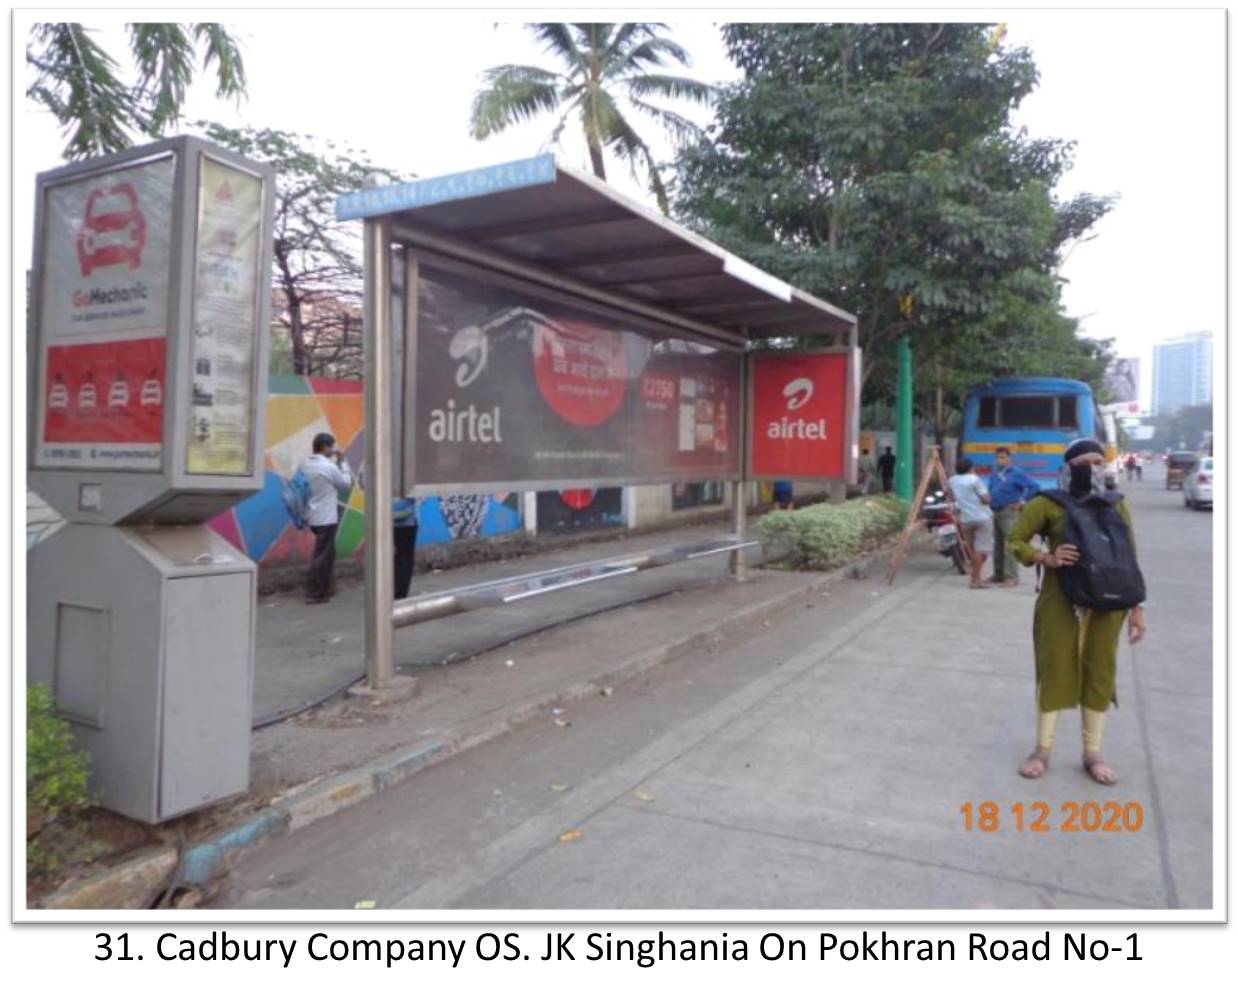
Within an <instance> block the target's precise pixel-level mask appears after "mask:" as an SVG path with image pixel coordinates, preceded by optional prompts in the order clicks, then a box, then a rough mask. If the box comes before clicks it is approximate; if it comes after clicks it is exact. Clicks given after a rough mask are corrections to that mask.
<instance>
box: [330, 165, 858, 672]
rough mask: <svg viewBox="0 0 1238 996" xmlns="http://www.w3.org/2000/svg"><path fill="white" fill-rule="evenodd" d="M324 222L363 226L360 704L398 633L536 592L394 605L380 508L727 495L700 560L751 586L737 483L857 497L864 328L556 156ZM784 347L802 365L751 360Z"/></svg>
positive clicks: (378, 190) (353, 196) (418, 187)
mask: <svg viewBox="0 0 1238 996" xmlns="http://www.w3.org/2000/svg"><path fill="white" fill-rule="evenodd" d="M336 215H337V217H338V218H339V219H340V220H361V221H362V222H363V224H364V256H365V305H364V307H365V317H364V336H365V424H366V445H365V466H364V474H365V488H366V494H367V507H366V515H365V521H366V544H365V551H366V553H365V556H366V564H365V574H366V659H367V672H368V688H369V689H370V690H371V691H376V692H381V691H382V690H384V689H390V688H392V687H393V686H395V685H397V684H398V676H397V675H396V674H395V669H394V661H393V652H392V646H393V639H392V637H393V630H394V628H395V627H396V626H398V625H403V624H407V623H410V622H416V621H419V620H420V619H421V618H430V617H432V616H433V615H435V614H443V613H445V612H447V611H458V610H460V609H463V608H469V607H476V606H477V605H482V604H489V602H488V598H489V599H490V600H493V598H495V597H497V598H500V599H502V598H504V597H507V598H515V597H526V596H527V595H529V594H530V593H536V592H537V591H538V590H539V582H538V581H537V580H536V579H534V580H533V582H532V583H531V584H526V585H525V586H524V587H523V588H521V589H520V591H519V592H516V591H515V589H513V590H512V593H509V595H507V596H504V595H503V594H502V592H499V593H497V594H496V593H495V592H472V593H471V594H470V593H469V592H463V593H458V594H456V595H453V596H450V598H451V601H452V604H451V605H447V604H446V602H445V600H443V599H440V600H439V601H438V603H434V602H433V600H430V602H431V604H426V602H425V601H424V600H423V601H422V602H419V603H417V604H413V602H412V601H411V600H409V601H405V602H401V603H399V604H396V603H394V602H393V597H392V596H393V564H392V560H393V539H392V508H391V505H392V502H391V500H390V499H391V498H394V497H397V496H407V497H424V496H428V495H435V494H457V493H480V492H486V491H508V490H545V489H563V488H596V487H604V486H614V485H631V484H662V483H666V484H673V483H679V482H688V481H700V480H720V481H726V482H728V483H729V485H730V487H731V489H732V508H733V527H734V529H733V531H734V536H733V537H732V539H733V540H734V542H733V543H730V544H727V545H726V546H725V547H717V548H715V549H712V550H709V551H697V554H704V553H717V552H720V551H721V550H724V549H725V550H729V551H730V552H731V556H732V565H733V570H734V571H735V572H736V573H737V574H741V573H742V564H743V547H744V545H745V540H744V532H745V521H744V516H745V501H744V497H743V485H744V483H745V482H746V481H748V480H762V479H771V478H774V477H784V476H793V477H795V478H797V479H805V478H812V479H817V480H824V481H831V482H836V483H840V482H844V481H851V482H854V480H855V464H856V439H857V428H858V426H857V422H858V410H859V368H860V365H859V354H858V349H857V348H856V319H855V317H854V316H853V315H851V314H849V313H847V312H846V311H844V310H842V309H841V308H838V307H836V306H834V305H832V304H830V303H828V302H826V301H823V300H821V299H819V298H817V297H814V296H813V295H811V294H808V293H805V292H804V291H802V290H800V289H798V288H795V287H792V286H791V285H789V284H787V283H785V282H783V281H782V280H779V279H777V278H775V277H773V276H771V275H770V274H768V273H765V272H763V271H762V270H760V269H758V268H757V267H755V266H753V265H751V264H749V263H747V262H745V261H744V260H742V259H740V258H738V257H736V256H735V255H733V254H732V253H729V252H727V251H726V250H724V249H722V248H721V247H720V246H717V245H715V244H713V243H711V242H709V241H708V240H706V239H704V238H701V237H700V236H698V235H696V234H694V233H692V232H690V231H688V230H686V229H684V228H683V227H681V226H679V225H676V224H674V223H673V222H671V221H669V220H668V219H666V218H664V217H662V216H661V215H659V214H657V213H656V212H654V211H652V210H650V209H648V208H646V207H644V206H642V205H640V204H638V203H636V202H634V201H632V200H631V199H629V198H626V197H624V196H623V195H621V194H619V193H617V192H616V191H614V190H613V189H611V188H610V187H609V186H607V185H606V184H605V183H603V182H602V181H600V180H598V179H596V178H594V177H593V176H591V175H589V174H587V173H584V172H581V171H579V170H576V169H573V168H571V167H568V166H565V165H563V164H562V163H560V162H558V161H557V160H556V159H555V157H554V156H553V155H541V156H537V157H534V158H530V159H524V160H519V161H515V162H510V163H504V164H500V165H497V166H492V167H487V168H484V169H478V170H472V171H468V172H464V173H457V174H452V175H447V176H441V177H433V178H427V179H418V180H414V181H411V182H408V183H402V184H397V185H392V186H375V187H368V188H366V189H364V190H360V191H356V192H354V193H349V194H346V195H344V196H343V197H341V198H340V199H339V200H338V202H337V204H336ZM774 336H794V337H796V338H811V339H813V340H814V348H813V349H812V350H811V351H803V352H801V351H795V352H792V351H778V350H761V351H757V352H756V353H754V352H753V349H752V346H753V342H754V340H757V339H764V338H768V337H774ZM818 341H819V344H820V348H816V346H817V342H818ZM757 359H759V360H761V361H762V362H758V363H754V362H753V361H754V360H757ZM754 419H755V421H754ZM380 496H388V497H387V499H386V500H384V499H383V498H381V497H380ZM694 555H695V554H694ZM645 560H652V562H656V560H657V558H656V557H653V558H645ZM651 565H652V564H651V563H646V562H644V561H642V562H640V563H631V564H627V563H625V564H615V565H609V568H610V569H612V570H614V571H619V572H627V571H629V570H637V569H640V568H641V567H644V566H651ZM586 566H587V565H586ZM604 574H605V571H602V572H600V573H599V572H593V573H588V572H586V574H582V575H581V580H579V581H577V582H573V581H572V580H571V579H570V578H569V579H567V580H562V579H559V580H556V581H555V586H563V587H566V586H570V585H571V584H572V583H582V581H583V580H585V579H586V578H587V579H588V580H593V579H595V578H596V577H601V576H604ZM545 587H546V586H545V585H542V586H541V589H540V590H545Z"/></svg>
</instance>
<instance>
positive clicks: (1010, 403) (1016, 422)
mask: <svg viewBox="0 0 1238 996" xmlns="http://www.w3.org/2000/svg"><path fill="white" fill-rule="evenodd" d="M1054 400H1055V399H1054V398H1053V397H1051V396H1046V395H1034V396H1033V395H1011V396H1010V397H1008V398H1002V408H1001V424H1002V426H1003V428H1008V429H1052V428H1055V426H1056V422H1057V419H1056V412H1054V407H1055V406H1054V403H1053V402H1054Z"/></svg>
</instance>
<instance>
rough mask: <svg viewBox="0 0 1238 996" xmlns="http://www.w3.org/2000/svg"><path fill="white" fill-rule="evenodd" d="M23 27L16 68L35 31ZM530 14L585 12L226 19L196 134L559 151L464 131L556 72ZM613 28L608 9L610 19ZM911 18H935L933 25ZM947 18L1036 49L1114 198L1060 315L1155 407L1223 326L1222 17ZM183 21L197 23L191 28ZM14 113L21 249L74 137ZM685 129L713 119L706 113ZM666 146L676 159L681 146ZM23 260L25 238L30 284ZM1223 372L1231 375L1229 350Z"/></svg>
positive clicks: (432, 155)
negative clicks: (490, 89)
mask: <svg viewBox="0 0 1238 996" xmlns="http://www.w3.org/2000/svg"><path fill="white" fill-rule="evenodd" d="M642 13H643V14H644V16H660V17H663V18H667V19H670V23H671V29H672V33H673V34H674V36H675V38H676V39H677V40H678V41H680V43H681V44H683V45H684V46H685V47H686V48H687V49H688V51H689V52H690V53H691V54H692V56H693V65H692V68H691V69H690V70H688V73H689V74H690V75H694V76H696V77H698V78H700V79H703V80H708V81H711V82H718V81H722V80H727V79H734V78H735V77H736V76H737V75H738V71H737V70H736V69H735V67H734V66H733V65H731V64H730V62H729V61H728V60H727V58H726V54H725V51H724V50H723V46H722V42H721V38H720V37H719V34H718V30H717V27H716V26H715V25H714V24H712V23H711V22H710V20H708V19H707V14H706V13H705V12H696V11H691V10H683V11H679V10H672V11H666V10H662V11H659V12H656V13H652V14H650V13H644V12H642ZM726 13H727V16H728V17H731V18H732V19H740V18H746V19H756V17H758V16H759V17H760V18H761V19H764V20H778V19H795V20H803V19H804V18H805V16H806V13H805V12H804V11H796V12H786V14H783V13H782V12H778V11H772V10H764V11H761V12H760V13H759V14H756V15H754V13H753V12H751V11H748V12H732V11H730V10H728V11H726ZM894 13H895V12H891V13H890V15H889V16H893V14H894ZM577 14H579V12H577ZM713 15H714V17H717V13H716V12H713ZM14 16H15V21H14V47H15V52H14V56H15V60H17V61H16V64H17V65H18V66H19V67H20V65H21V62H20V59H21V52H22V49H23V47H24V39H25V37H26V36H27V25H28V24H29V23H30V20H31V15H30V14H29V13H25V12H17V13H15V15H14ZM148 16H149V15H148ZM526 16H527V17H528V18H529V19H532V17H534V16H540V17H542V18H545V19H550V18H552V17H557V16H562V17H567V16H571V15H570V14H557V13H556V14H548V13H543V14H541V15H533V14H529V15H525V14H524V13H523V12H521V11H513V12H507V11H495V10H491V11H484V12H469V13H464V14H460V13H452V14H445V13H442V12H437V13H432V12H409V11H352V12H340V11H329V10H328V11H289V10H264V11H256V12H247V11H242V10H235V9H232V10H228V11H227V12H226V18H227V20H226V22H225V23H227V24H228V25H229V26H230V27H231V28H232V29H233V30H234V31H235V32H236V33H237V34H238V35H239V36H240V38H241V39H242V42H243V45H244V53H245V60H246V67H247V72H248V75H249V97H248V99H247V100H245V101H244V102H243V103H241V104H239V105H238V104H236V103H235V102H233V101H222V100H219V99H216V98H215V96H214V92H213V87H212V86H211V84H210V81H209V78H204V79H203V81H201V82H199V83H198V84H195V86H194V87H193V88H191V91H190V97H189V101H188V103H187V106H186V120H194V119H197V118H206V119H212V120H218V121H221V122H224V123H226V124H251V125H255V126H270V127H277V128H280V129H283V130H286V131H294V132H302V133H306V134H312V135H316V136H321V137H329V138H332V139H334V140H335V141H337V142H338V143H340V144H345V145H350V146H353V147H355V148H359V149H363V150H365V151H366V152H367V153H368V154H369V156H370V157H371V158H372V160H373V161H375V162H377V163H381V164H383V165H387V166H390V167H393V168H395V169H397V170H400V171H402V172H406V173H416V174H418V175H421V176H433V175H437V174H440V173H446V172H452V171H455V170H461V169H469V168H473V167H476V166H481V165H486V164H488V163H494V162H502V161H505V160H508V159H515V158H521V157H524V156H528V155H533V154H536V153H538V152H541V151H545V150H546V149H547V140H548V137H549V133H550V129H551V127H552V125H553V119H551V118H549V117H547V118H546V119H544V120H541V121H535V122H532V123H529V124H525V125H522V126H519V127H517V128H514V129H512V130H510V131H508V132H507V133H504V134H502V135H499V136H496V137H494V138H491V139H488V140H486V141H484V142H478V141H475V140H474V139H472V138H471V137H470V136H469V134H468V118H469V107H470V103H471V101H472V98H473V94H474V93H475V92H476V90H477V88H478V85H479V82H480V77H481V74H482V72H483V71H484V70H485V69H487V68H488V67H490V66H493V65H497V64H501V63H507V62H517V63H535V64H536V63H541V64H546V60H545V58H544V57H543V55H542V53H541V51H540V48H539V46H538V44H537V43H536V42H535V41H534V40H533V39H532V38H531V37H530V36H529V35H528V33H527V32H526V31H525V30H524V29H523V28H522V27H521V26H520V21H522V20H524V19H526ZM603 16H604V15H603V14H602V13H601V12H599V13H598V14H597V15H596V19H599V20H600V19H602V18H603ZM611 16H612V17H615V18H618V17H619V16H624V17H628V18H631V17H635V16H638V14H637V12H625V13H624V14H623V15H618V14H615V13H614V12H611ZM835 16H838V17H839V18H840V19H843V18H844V17H845V15H843V14H837V15H835ZM899 16H905V17H908V18H909V19H927V18H928V17H929V15H928V13H927V12H925V13H921V14H915V13H911V14H908V12H902V13H900V14H899ZM134 17H135V14H134V13H133V12H130V13H129V15H128V17H127V18H126V17H125V15H124V14H123V13H121V14H116V13H112V12H103V11H97V12H81V11H77V12H69V11H65V12H57V11H52V10H45V11H42V12H40V15H39V19H40V20H53V19H55V20H70V19H72V20H81V21H83V22H84V23H86V24H87V26H89V27H98V28H99V38H100V40H101V41H102V42H103V43H104V44H106V45H108V47H109V48H111V49H113V50H118V51H122V52H123V50H124V36H123V34H122V33H121V31H120V28H119V26H118V25H119V23H120V22H122V21H123V20H126V19H129V20H132V19H134ZM932 17H933V18H934V19H959V20H964V19H966V20H997V21H1003V22H1005V23H1006V24H1007V26H1008V34H1007V36H1006V39H1005V44H1007V45H1026V46H1028V47H1029V48H1030V49H1031V50H1032V52H1033V55H1034V57H1035V61H1036V64H1037V67H1038V69H1039V71H1040V86H1039V88H1038V89H1037V91H1036V92H1035V93H1033V94H1032V95H1031V96H1030V97H1029V98H1028V99H1027V100H1025V101H1024V103H1023V105H1022V106H1021V107H1020V108H1019V109H1018V111H1017V113H1016V116H1015V121H1016V124H1018V125H1020V126H1024V127H1026V128H1027V129H1028V131H1029V133H1030V134H1032V135H1033V136H1039V137H1055V138H1066V139H1072V140H1074V141H1075V142H1077V147H1076V155H1075V166H1074V169H1073V170H1072V171H1071V172H1070V173H1069V174H1068V175H1067V177H1066V179H1065V180H1064V182H1063V183H1062V184H1061V185H1060V186H1059V189H1058V193H1059V196H1061V197H1063V198H1065V197H1069V196H1071V195H1073V194H1075V193H1077V192H1079V191H1091V192H1093V193H1098V194H1117V195H1118V196H1119V198H1120V199H1119V201H1118V205H1117V207H1116V208H1115V209H1114V210H1113V211H1112V212H1111V214H1110V215H1109V216H1107V217H1106V218H1105V219H1104V220H1103V221H1102V222H1101V223H1100V224H1099V225H1098V226H1097V227H1096V229H1095V230H1094V234H1095V238H1093V239H1091V240H1090V241H1088V242H1085V243H1081V244H1079V245H1078V246H1077V247H1076V248H1075V249H1074V251H1073V252H1072V253H1071V254H1070V256H1069V258H1068V259H1067V261H1066V263H1065V265H1064V267H1063V268H1062V272H1061V275H1062V277H1063V278H1065V280H1066V281H1067V284H1066V287H1065V296H1064V300H1065V305H1066V310H1067V312H1068V313H1069V314H1071V315H1072V316H1075V317H1078V318H1080V319H1082V331H1083V333H1084V334H1086V335H1089V336H1093V337H1097V338H1112V339H1115V340H1116V345H1117V349H1118V353H1119V355H1123V356H1135V357H1139V358H1140V359H1141V361H1142V385H1141V393H1142V396H1143V399H1144V401H1145V403H1146V402H1147V401H1148V400H1149V398H1150V393H1151V380H1152V373H1151V361H1152V344H1153V343H1154V342H1156V341H1158V340H1161V339H1165V338H1169V337H1172V336H1176V335H1181V334H1183V333H1186V332H1191V331H1196V330H1202V329H1207V330H1210V331H1212V332H1213V333H1214V335H1216V336H1217V337H1218V338H1220V337H1221V336H1222V333H1223V330H1224V320H1225V286H1226V285H1225V278H1226V272H1225V181H1226V172H1225V170H1226V164H1225V126H1226V120H1225V86H1226V79H1225V36H1226V26H1225V13H1224V11H1215V10H1214V11H1199V10H1196V11H1168V10H1161V11H1139V10H1110V11H1095V10H1093V11H1069V10H1031V9H1019V10H1011V11H1006V12H1002V11H1001V10H999V9H995V10H993V11H983V12H976V11H971V10H969V11H958V12H955V16H954V17H953V18H951V12H949V11H943V10H941V9H936V10H934V11H933V12H932ZM151 19H153V18H151ZM177 19H179V20H191V19H194V15H193V12H185V13H183V14H180V15H179V16H178V17H177ZM199 19H205V16H203V15H199ZM853 19H855V18H853ZM496 22H497V23H496ZM18 79H19V80H20V79H21V75H20V69H19V72H18ZM15 102H16V107H15V111H16V113H15V114H14V116H13V120H14V138H15V145H14V162H13V167H14V173H13V178H14V186H15V189H14V202H13V203H14V214H15V218H14V222H15V232H16V233H18V235H19V236H20V234H21V233H29V232H30V231H31V227H32V224H33V220H32V213H33V204H32V200H33V190H34V175H35V173H37V172H38V171H39V170H42V169H49V168H52V167H54V166H56V165H59V164H60V162H61V159H60V152H61V149H62V148H63V145H64V141H63V139H62V137H61V136H60V135H59V134H58V131H57V128H56V125H55V122H54V120H53V119H52V118H51V116H50V115H49V114H47V113H46V112H43V111H39V110H37V109H34V108H33V105H31V104H30V103H29V102H28V101H25V100H24V99H23V98H22V97H21V95H20V91H18V93H17V96H16V97H15ZM689 113H690V114H691V115H692V116H695V117H696V118H697V119H698V120H700V121H702V122H703V121H704V120H705V119H706V117H707V115H703V114H702V112H700V111H690V112H689ZM661 148H662V150H663V151H666V152H668V153H669V146H668V145H665V144H663V145H662V146H661ZM556 151H558V152H559V153H560V154H561V155H562V156H563V157H564V159H565V161H567V162H569V163H572V164H574V165H579V166H582V167H585V168H587V167H588V162H587V156H586V154H585V151H584V148H583V143H580V142H576V141H572V140H570V139H569V140H565V142H564V144H563V145H562V146H561V147H560V148H559V149H557V150H556ZM610 179H611V182H612V183H613V184H614V185H615V186H616V187H618V188H620V189H621V190H623V191H624V192H625V193H627V194H629V195H632V196H636V197H638V198H641V199H643V200H646V201H650V202H651V198H650V197H649V195H648V194H647V193H646V192H645V191H644V189H643V188H642V187H641V186H640V185H638V184H637V183H635V182H634V181H633V180H632V179H631V177H629V176H628V175H626V171H625V170H623V169H622V168H621V167H614V168H613V169H612V170H611V173H610ZM28 257H29V249H28V248H24V247H23V244H22V243H21V240H20V238H18V239H17V241H16V244H15V245H14V266H15V268H16V269H17V270H18V271H19V272H20V271H21V270H24V268H25V266H26V265H27V261H28ZM15 286H20V283H18V284H15ZM1217 362H1218V369H1220V354H1219V355H1218V361H1217ZM1218 379H1219V378H1218Z"/></svg>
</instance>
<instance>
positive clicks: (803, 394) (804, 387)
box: [782, 377, 812, 412]
mask: <svg viewBox="0 0 1238 996" xmlns="http://www.w3.org/2000/svg"><path fill="white" fill-rule="evenodd" d="M782 396H783V397H784V398H786V399H787V411H791V412H793V411H795V410H796V409H797V408H803V407H804V406H805V405H806V404H808V402H809V401H810V400H811V399H812V381H810V380H809V379H808V378H807V377H796V378H795V380H793V381H791V382H790V383H789V384H787V386H786V387H784V388H783V389H782Z"/></svg>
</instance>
